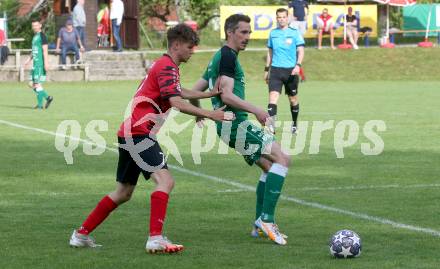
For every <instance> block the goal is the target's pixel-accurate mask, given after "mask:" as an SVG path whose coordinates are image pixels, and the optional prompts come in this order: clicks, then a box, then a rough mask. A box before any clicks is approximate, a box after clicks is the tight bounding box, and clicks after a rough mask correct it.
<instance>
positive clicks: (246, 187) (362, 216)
mask: <svg viewBox="0 0 440 269" xmlns="http://www.w3.org/2000/svg"><path fill="white" fill-rule="evenodd" d="M0 123H3V124H6V125H9V126H12V127H17V128H21V129H26V130H32V131H36V132H40V133H44V134H50V135H53V136H61V137H65V138H71V139H75V140H77V141H80V142H83V143H88V144H93V143H92V142H90V141H87V140H84V139H81V138H76V137H70V136H68V135H63V134H58V133H55V132H51V131H47V130H43V129H39V128H33V127H29V126H25V125H21V124H17V123H13V122H9V121H5V120H0ZM96 146H99V145H96ZM101 147H103V146H101ZM105 148H107V149H108V150H110V151H113V152H118V150H117V149H115V148H111V147H105ZM169 167H170V168H173V169H174V170H177V171H179V172H182V173H185V174H188V175H193V176H196V177H199V178H204V179H208V180H211V181H214V182H217V183H223V184H227V185H230V186H233V187H236V188H237V189H241V190H246V191H251V192H255V187H253V186H249V185H246V184H242V183H239V182H236V181H234V180H230V179H225V178H220V177H215V176H211V175H206V174H202V173H198V172H195V171H191V170H188V169H185V168H183V167H179V166H175V165H169ZM280 198H281V199H283V200H286V201H290V202H294V203H297V204H299V205H303V206H309V207H313V208H318V209H322V210H327V211H330V212H336V213H340V214H344V215H349V216H352V217H354V218H358V219H364V220H368V221H374V222H377V223H381V224H386V225H391V226H393V227H395V228H400V229H406V230H410V231H415V232H421V233H426V234H430V235H433V236H437V237H440V231H437V230H434V229H430V228H424V227H420V226H414V225H408V224H404V223H399V222H395V221H392V220H389V219H385V218H380V217H375V216H370V215H367V214H363V213H357V212H353V211H349V210H345V209H340V208H337V207H332V206H327V205H324V204H319V203H315V202H308V201H305V200H301V199H298V198H295V197H293V196H286V195H281V197H280Z"/></svg>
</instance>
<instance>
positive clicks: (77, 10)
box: [72, 0, 86, 47]
mask: <svg viewBox="0 0 440 269" xmlns="http://www.w3.org/2000/svg"><path fill="white" fill-rule="evenodd" d="M72 20H73V27H75V29H76V31H78V34H79V37H80V39H81V43H82V44H83V46H84V47H86V39H85V35H86V32H85V29H86V13H85V11H84V0H78V2H77V3H76V5H75V7H74V8H73V13H72Z"/></svg>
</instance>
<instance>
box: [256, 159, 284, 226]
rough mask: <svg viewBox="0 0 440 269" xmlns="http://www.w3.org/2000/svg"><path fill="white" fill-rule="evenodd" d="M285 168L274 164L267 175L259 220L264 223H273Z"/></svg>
mask: <svg viewBox="0 0 440 269" xmlns="http://www.w3.org/2000/svg"><path fill="white" fill-rule="evenodd" d="M287 169H288V168H287V167H285V166H283V165H281V164H279V163H274V164H273V165H272V167H271V168H270V170H269V172H268V173H267V178H266V188H265V190H264V200H263V212H262V213H261V219H262V220H263V221H264V222H275V220H274V215H275V207H276V205H277V202H278V199H279V198H280V195H281V189H282V188H283V183H284V178H285V177H286V175H287Z"/></svg>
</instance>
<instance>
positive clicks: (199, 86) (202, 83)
mask: <svg viewBox="0 0 440 269" xmlns="http://www.w3.org/2000/svg"><path fill="white" fill-rule="evenodd" d="M208 86H209V83H208V81H206V80H204V79H203V78H201V79H199V80H198V81H197V82H196V84H194V86H193V87H192V89H191V90H192V91H197V92H204V91H206V90H207V89H208ZM189 102H190V103H191V104H192V105H193V106H196V107H200V101H199V99H190V100H189ZM203 119H204V118H203V117H196V124H197V125H198V126H199V127H203V126H204V123H203Z"/></svg>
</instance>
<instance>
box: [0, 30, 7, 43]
mask: <svg viewBox="0 0 440 269" xmlns="http://www.w3.org/2000/svg"><path fill="white" fill-rule="evenodd" d="M1 46H6V37H5V32H4V31H3V30H2V29H0V47H1Z"/></svg>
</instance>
